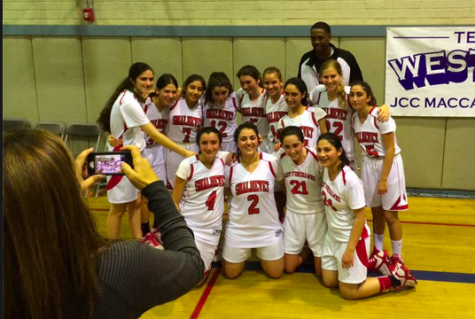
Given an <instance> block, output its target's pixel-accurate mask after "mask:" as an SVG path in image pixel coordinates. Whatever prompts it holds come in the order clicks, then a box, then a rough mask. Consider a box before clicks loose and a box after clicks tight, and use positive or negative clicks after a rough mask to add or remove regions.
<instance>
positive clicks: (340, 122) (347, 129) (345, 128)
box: [312, 86, 355, 158]
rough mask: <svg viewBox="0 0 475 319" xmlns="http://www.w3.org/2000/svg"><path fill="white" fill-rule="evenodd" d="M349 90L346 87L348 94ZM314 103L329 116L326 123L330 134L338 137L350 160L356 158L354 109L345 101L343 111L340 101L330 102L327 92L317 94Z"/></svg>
mask: <svg viewBox="0 0 475 319" xmlns="http://www.w3.org/2000/svg"><path fill="white" fill-rule="evenodd" d="M349 89H350V87H349V86H345V91H346V92H347V93H348V92H349ZM314 99H315V100H314ZM312 101H315V106H318V107H320V108H321V109H323V110H324V111H325V113H326V114H327V115H326V117H325V121H326V124H327V130H328V132H330V133H334V134H335V135H337V136H338V137H339V138H340V141H341V144H342V146H343V149H344V150H345V153H346V155H347V156H348V157H349V158H354V157H355V142H354V139H353V129H352V127H351V119H352V116H353V109H352V108H350V107H349V106H348V102H347V101H346V100H345V104H346V105H345V109H342V108H341V107H340V105H339V104H338V99H334V100H333V101H330V100H328V95H327V93H326V92H317V93H316V96H315V97H313V98H312Z"/></svg>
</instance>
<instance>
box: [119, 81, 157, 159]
mask: <svg viewBox="0 0 475 319" xmlns="http://www.w3.org/2000/svg"><path fill="white" fill-rule="evenodd" d="M148 122H150V121H149V119H148V118H147V116H146V115H145V112H144V110H143V107H142V104H141V103H140V102H139V101H138V100H137V98H136V97H135V95H134V94H133V93H132V92H130V91H128V90H125V91H123V92H122V93H120V95H119V97H118V98H117V100H116V101H115V102H114V105H113V106H112V111H111V118H110V126H111V134H112V135H114V136H115V137H116V138H122V140H123V145H134V146H137V147H138V148H139V149H140V150H143V149H144V148H145V140H144V134H143V132H142V130H141V129H140V126H142V125H145V124H147V123H148ZM114 149H116V148H114Z"/></svg>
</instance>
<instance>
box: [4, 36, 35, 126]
mask: <svg viewBox="0 0 475 319" xmlns="http://www.w3.org/2000/svg"><path fill="white" fill-rule="evenodd" d="M3 61H4V63H3V117H4V118H25V119H27V120H28V121H30V122H31V124H32V125H34V124H35V123H36V122H37V121H38V119H39V113H38V102H37V96H36V83H35V70H34V64H33V52H32V48H31V38H30V37H4V38H3Z"/></svg>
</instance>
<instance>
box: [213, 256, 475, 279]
mask: <svg viewBox="0 0 475 319" xmlns="http://www.w3.org/2000/svg"><path fill="white" fill-rule="evenodd" d="M213 268H221V266H220V265H219V264H217V263H213ZM245 269H246V270H262V267H261V264H260V262H259V261H247V262H246V267H245ZM295 272H297V273H313V272H315V267H314V266H313V264H307V265H305V264H304V265H301V266H300V267H299V268H297V270H296V271H295ZM411 272H412V273H413V274H414V277H416V278H417V280H428V281H441V282H454V283H462V284H475V274H465V273H455V272H441V271H425V270H411ZM369 275H370V276H371V277H377V276H380V274H378V273H371V272H370V273H369Z"/></svg>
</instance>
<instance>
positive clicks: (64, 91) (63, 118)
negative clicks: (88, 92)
mask: <svg viewBox="0 0 475 319" xmlns="http://www.w3.org/2000/svg"><path fill="white" fill-rule="evenodd" d="M33 55H34V61H35V73H36V83H37V89H38V105H39V114H40V120H41V121H59V122H63V123H65V124H66V125H68V124H70V123H74V122H85V121H86V120H87V117H86V99H85V93H84V74H83V63H82V55H81V41H80V39H79V38H74V37H69V38H61V37H35V38H33Z"/></svg>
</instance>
